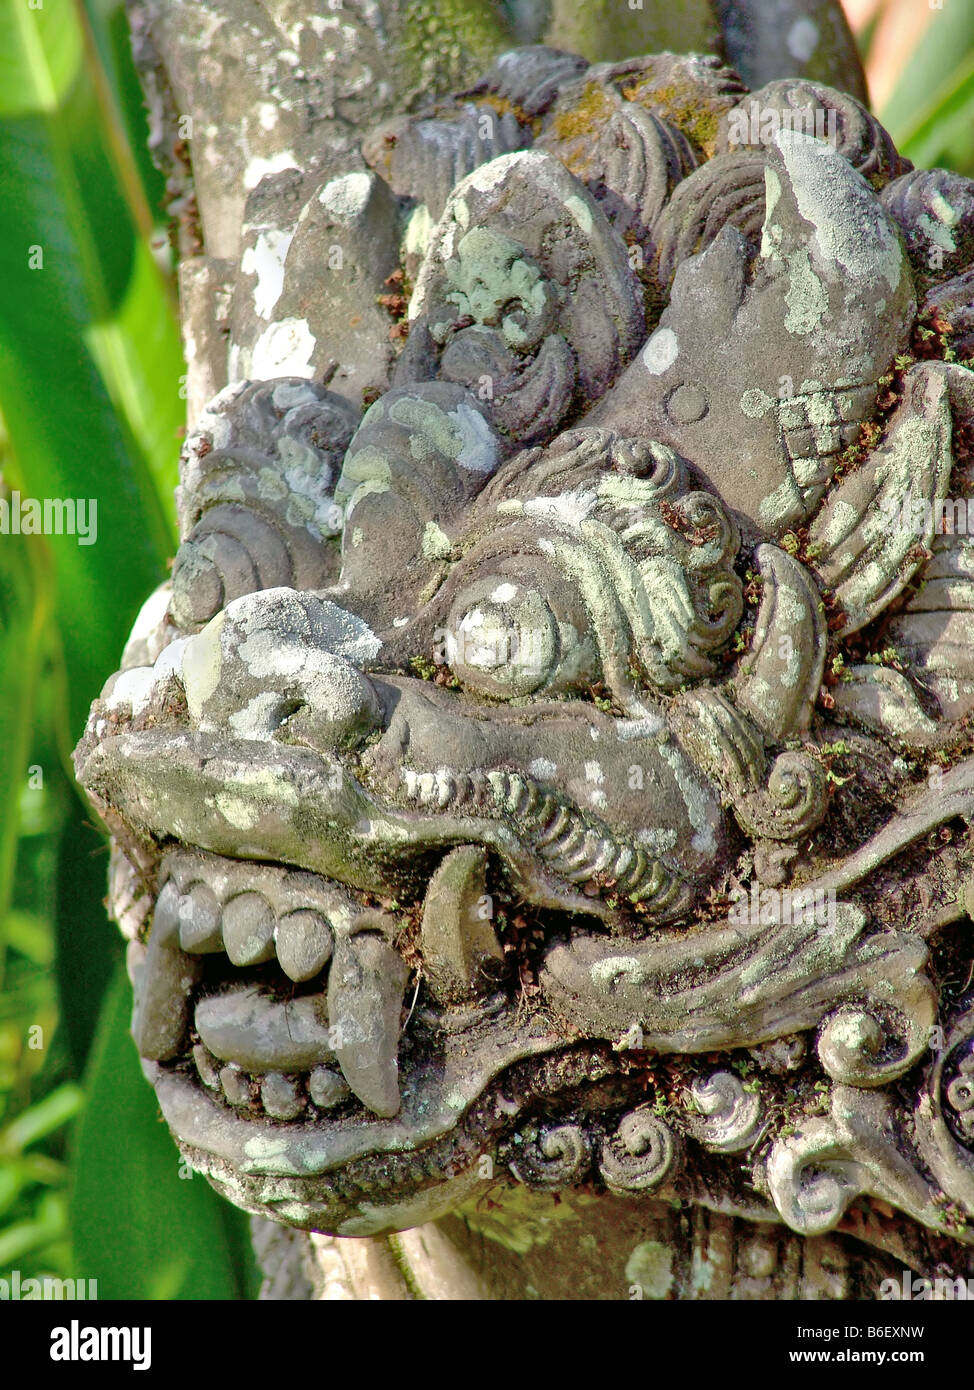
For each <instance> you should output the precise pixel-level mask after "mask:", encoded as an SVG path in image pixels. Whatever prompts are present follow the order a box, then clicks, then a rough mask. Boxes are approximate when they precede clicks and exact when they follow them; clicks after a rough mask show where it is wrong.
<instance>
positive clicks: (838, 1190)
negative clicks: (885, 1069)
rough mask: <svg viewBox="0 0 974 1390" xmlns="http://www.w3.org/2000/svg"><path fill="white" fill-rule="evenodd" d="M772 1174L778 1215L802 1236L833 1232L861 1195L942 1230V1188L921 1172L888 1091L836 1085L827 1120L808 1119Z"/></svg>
mask: <svg viewBox="0 0 974 1390" xmlns="http://www.w3.org/2000/svg"><path fill="white" fill-rule="evenodd" d="M766 1175H767V1182H768V1187H769V1190H770V1193H771V1197H772V1200H773V1201H774V1204H775V1207H776V1208H777V1210H778V1212H779V1214H780V1215H781V1217H782V1219H783V1220H784V1221H785V1222H786V1224H787V1225H789V1226H790V1227H791V1229H792V1230H793V1231H798V1232H800V1233H801V1234H802V1235H820V1234H821V1233H822V1232H824V1231H830V1230H832V1229H833V1228H834V1227H835V1226H836V1225H837V1224H838V1222H839V1221H840V1220H841V1218H842V1216H843V1214H844V1212H845V1211H846V1209H847V1208H848V1206H849V1204H850V1203H851V1202H853V1201H854V1200H855V1198H856V1197H859V1196H861V1195H863V1194H869V1195H870V1196H874V1197H879V1198H881V1199H882V1200H883V1201H886V1202H890V1203H892V1204H893V1205H894V1206H897V1207H899V1208H900V1209H901V1210H903V1211H905V1212H908V1213H909V1214H910V1215H911V1216H913V1217H914V1218H915V1219H916V1220H917V1221H920V1222H922V1223H923V1224H924V1225H927V1226H932V1227H934V1228H937V1227H940V1226H941V1225H942V1220H941V1215H942V1213H941V1208H940V1207H939V1206H938V1204H937V1202H936V1200H935V1198H936V1196H937V1192H936V1189H935V1188H934V1187H933V1185H932V1184H930V1183H928V1182H927V1181H926V1180H925V1179H924V1178H923V1176H922V1175H921V1173H920V1172H919V1171H918V1168H917V1166H916V1161H915V1158H914V1157H913V1155H911V1154H910V1152H909V1150H908V1148H907V1145H906V1142H905V1139H904V1136H903V1134H902V1125H901V1124H898V1123H897V1115H896V1111H895V1107H894V1105H893V1102H892V1101H891V1099H890V1098H889V1097H888V1096H886V1095H884V1094H883V1093H882V1092H868V1091H858V1090H854V1089H852V1088H851V1087H846V1086H836V1087H835V1089H834V1091H833V1093H832V1106H831V1114H830V1116H829V1118H828V1119H824V1120H818V1119H813V1120H808V1121H806V1122H805V1123H803V1124H802V1125H800V1126H799V1128H798V1130H797V1132H796V1133H795V1134H794V1135H792V1136H789V1137H787V1138H784V1139H779V1140H778V1141H777V1142H776V1143H775V1145H774V1147H773V1148H772V1150H771V1153H770V1155H769V1157H768V1159H767V1165H766Z"/></svg>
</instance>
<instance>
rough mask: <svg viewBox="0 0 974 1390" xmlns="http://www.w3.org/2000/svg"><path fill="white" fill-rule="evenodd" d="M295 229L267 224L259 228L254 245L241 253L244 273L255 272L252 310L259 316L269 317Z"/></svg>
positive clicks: (282, 279)
mask: <svg viewBox="0 0 974 1390" xmlns="http://www.w3.org/2000/svg"><path fill="white" fill-rule="evenodd" d="M293 236H294V233H293V232H291V231H286V232H285V231H282V230H280V228H277V227H269V228H268V229H267V230H266V231H263V232H261V233H260V234H259V235H258V237H257V241H256V242H255V243H254V245H253V246H248V247H247V249H246V251H245V252H244V253H243V258H242V259H241V262H240V269H241V270H242V271H243V273H244V275H256V277H257V284H256V285H255V286H254V312H255V313H256V314H257V317H258V318H262V319H269V318H270V316H271V313H272V311H273V309H274V305H275V304H276V303H277V301H278V300H279V299H280V297H281V294H282V292H283V289H284V260H285V257H286V256H287V253H288V247H289V246H290V245H291V241H292V239H293Z"/></svg>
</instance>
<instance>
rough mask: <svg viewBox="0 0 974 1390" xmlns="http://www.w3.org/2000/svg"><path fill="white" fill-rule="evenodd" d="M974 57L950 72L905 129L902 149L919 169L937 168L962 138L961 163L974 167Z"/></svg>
mask: <svg viewBox="0 0 974 1390" xmlns="http://www.w3.org/2000/svg"><path fill="white" fill-rule="evenodd" d="M972 128H974V58H972V59H971V60H970V61H969V62H967V63H966V64H965V65H964V66H963V67H961V68H959V69H956V70H955V71H954V72H952V73H951V75H950V77H949V78H948V80H947V83H946V85H945V86H944V87H943V88H941V90H940V91H939V92H938V93H937V94H936V96H935V97H934V100H933V101H932V102H928V103H927V104H926V105H924V106H922V107H921V108H920V109H919V111H918V113H917V114H916V116H915V117H914V119H913V121H912V123H911V124H910V125H909V126H908V127H906V128H905V130H904V132H903V135H902V137H901V140H900V149H901V150H902V152H903V153H904V154H905V155H906V157H907V158H908V159H911V160H912V161H913V163H914V164H916V166H917V167H918V168H920V169H923V168H931V167H937V165H938V164H939V163H940V161H941V160H943V159H944V157H945V155H946V153H947V151H948V150H949V149H950V148H951V147H952V146H953V145H954V144H955V142H957V141H958V140H960V141H961V143H962V146H963V148H962V149H961V150H960V151H959V158H960V160H961V162H964V163H965V164H966V167H968V168H969V167H971V163H972V153H974V144H972V142H971V131H972Z"/></svg>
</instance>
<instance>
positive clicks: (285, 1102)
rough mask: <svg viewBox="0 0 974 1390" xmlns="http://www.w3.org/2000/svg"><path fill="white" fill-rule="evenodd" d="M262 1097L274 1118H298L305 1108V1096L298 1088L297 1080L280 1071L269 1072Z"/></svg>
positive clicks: (261, 1087) (262, 1090)
mask: <svg viewBox="0 0 974 1390" xmlns="http://www.w3.org/2000/svg"><path fill="white" fill-rule="evenodd" d="M260 1098H261V1101H262V1103H263V1106H264V1110H265V1112H266V1113H267V1114H268V1115H270V1117H271V1119H272V1120H293V1119H296V1118H297V1116H298V1115H300V1114H301V1111H302V1110H303V1109H304V1097H303V1096H302V1095H301V1092H300V1091H299V1090H298V1086H297V1082H295V1081H292V1080H291V1079H290V1078H289V1077H287V1076H285V1075H284V1074H283V1073H282V1072H279V1071H272V1072H268V1074H267V1075H266V1076H265V1077H264V1079H263V1081H262V1082H261V1086H260Z"/></svg>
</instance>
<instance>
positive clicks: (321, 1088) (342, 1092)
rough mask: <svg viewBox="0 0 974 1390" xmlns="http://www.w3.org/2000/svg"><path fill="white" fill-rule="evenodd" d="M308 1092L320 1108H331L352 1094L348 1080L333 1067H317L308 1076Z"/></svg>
mask: <svg viewBox="0 0 974 1390" xmlns="http://www.w3.org/2000/svg"><path fill="white" fill-rule="evenodd" d="M308 1094H309V1095H310V1097H311V1099H312V1100H313V1101H314V1103H315V1105H317V1107H318V1109H319V1110H331V1109H332V1107H333V1106H336V1105H341V1103H342V1101H344V1100H348V1098H349V1096H350V1095H351V1094H352V1092H351V1088H350V1087H349V1084H348V1082H347V1081H346V1080H345V1078H344V1077H343V1076H340V1075H339V1074H338V1072H337V1071H332V1069H331V1067H315V1069H314V1071H313V1072H312V1073H311V1076H310V1077H309V1078H308Z"/></svg>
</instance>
